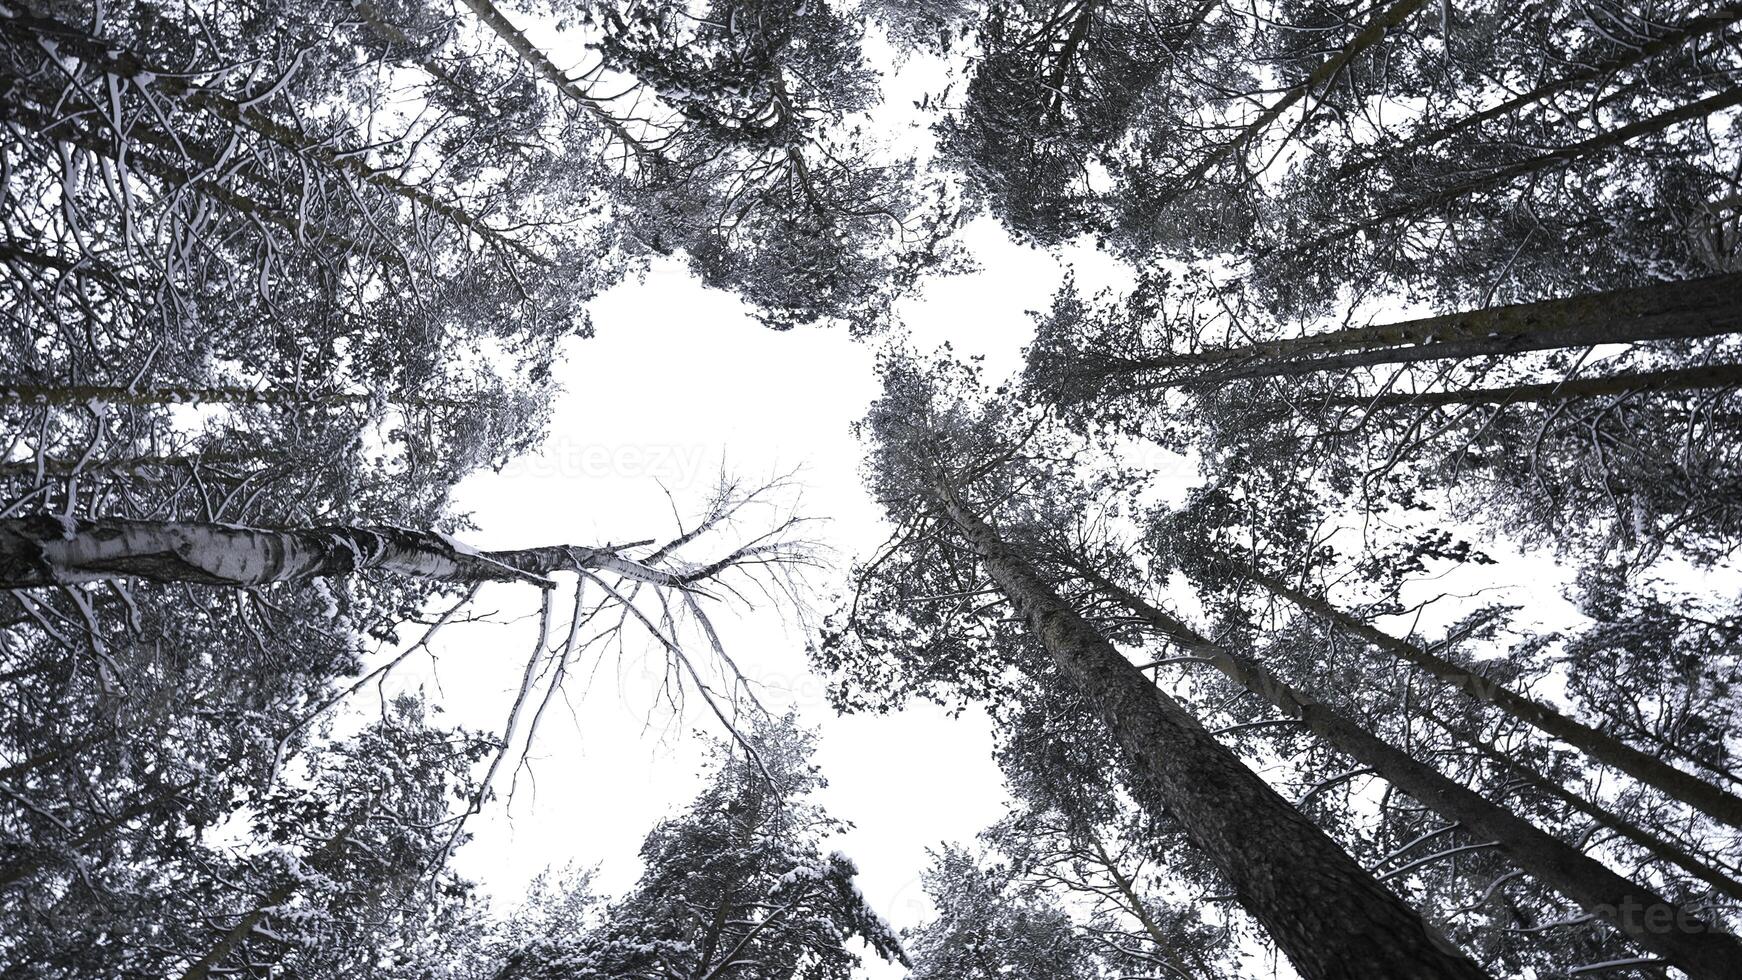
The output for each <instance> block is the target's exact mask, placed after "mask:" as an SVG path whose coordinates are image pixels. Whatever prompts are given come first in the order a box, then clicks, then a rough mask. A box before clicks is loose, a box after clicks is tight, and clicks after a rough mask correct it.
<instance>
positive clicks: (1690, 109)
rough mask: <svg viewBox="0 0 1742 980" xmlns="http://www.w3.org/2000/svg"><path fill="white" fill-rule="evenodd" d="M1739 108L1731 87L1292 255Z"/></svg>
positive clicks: (1387, 212)
mask: <svg viewBox="0 0 1742 980" xmlns="http://www.w3.org/2000/svg"><path fill="white" fill-rule="evenodd" d="M1738 105H1742V87H1737V88H1731V89H1726V90H1725V91H1722V92H1719V93H1717V94H1716V95H1709V96H1707V97H1706V98H1703V99H1701V100H1699V101H1698V102H1691V103H1689V104H1687V105H1684V106H1678V107H1677V108H1674V109H1671V110H1669V111H1667V112H1663V113H1659V114H1658V115H1655V116H1651V117H1649V118H1646V119H1641V120H1638V121H1637V122H1632V123H1628V124H1627V125H1624V126H1619V127H1617V128H1615V129H1612V130H1610V131H1608V132H1606V133H1602V134H1600V135H1597V136H1593V137H1591V138H1590V139H1588V140H1582V141H1580V142H1578V143H1573V144H1571V145H1568V146H1563V147H1561V148H1559V149H1557V150H1550V151H1549V152H1547V153H1540V154H1538V155H1536V156H1533V157H1528V158H1526V159H1523V160H1519V161H1516V162H1514V163H1509V164H1504V165H1502V166H1499V167H1496V168H1494V169H1493V170H1491V171H1489V172H1488V173H1486V174H1483V175H1482V176H1480V177H1474V178H1471V179H1469V180H1466V181H1462V182H1460V183H1457V184H1453V185H1451V186H1449V187H1445V188H1441V189H1440V190H1437V191H1435V192H1433V193H1431V194H1427V195H1423V196H1421V197H1417V198H1414V199H1411V200H1408V201H1405V202H1403V203H1402V204H1396V205H1392V206H1391V207H1388V208H1385V209H1383V210H1381V211H1379V212H1378V213H1377V214H1374V215H1371V216H1369V217H1367V218H1363V219H1362V220H1361V221H1358V222H1356V223H1354V224H1349V225H1344V226H1342V227H1341V228H1337V229H1335V230H1333V231H1329V232H1326V233H1325V234H1323V235H1319V236H1317V237H1315V238H1312V239H1310V240H1308V241H1306V242H1305V243H1303V244H1300V245H1295V246H1290V248H1289V251H1290V252H1293V253H1296V254H1311V253H1312V252H1314V251H1317V250H1318V249H1321V248H1323V247H1325V246H1326V245H1330V244H1332V243H1333V242H1339V241H1342V240H1343V239H1345V238H1352V237H1354V236H1355V235H1359V234H1361V233H1362V232H1365V231H1370V230H1372V229H1374V228H1377V227H1378V226H1380V225H1383V224H1385V223H1386V222H1388V221H1395V220H1396V219H1398V218H1407V217H1409V216H1411V215H1414V214H1420V213H1421V212H1424V211H1429V210H1432V209H1433V208H1434V207H1436V206H1438V205H1441V204H1447V203H1450V202H1452V201H1457V200H1460V199H1462V198H1465V197H1468V196H1469V195H1471V194H1474V193H1476V192H1478V191H1482V190H1486V189H1488V188H1490V187H1493V186H1494V185H1496V184H1502V183H1505V182H1506V181H1509V180H1512V179H1514V178H1517V177H1527V176H1529V175H1531V174H1534V173H1538V172H1541V171H1543V170H1547V169H1548V168H1550V167H1554V166H1558V165H1560V164H1563V163H1571V162H1572V161H1574V160H1580V159H1583V158H1585V157H1589V156H1594V155H1596V154H1598V153H1602V152H1604V151H1605V150H1612V149H1614V148H1616V147H1618V146H1622V145H1625V144H1627V143H1630V142H1632V141H1633V140H1636V139H1638V138H1640V137H1641V136H1649V135H1651V134H1652V133H1659V132H1662V131H1664V130H1666V129H1669V128H1671V127H1672V126H1677V125H1680V124H1681V123H1684V122H1691V121H1693V120H1696V119H1704V118H1706V117H1708V116H1712V115H1716V114H1717V113H1720V112H1723V111H1724V110H1725V109H1730V108H1733V107H1735V106H1738ZM1266 254H1268V253H1266Z"/></svg>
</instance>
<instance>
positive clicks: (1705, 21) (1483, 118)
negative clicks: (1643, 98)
mask: <svg viewBox="0 0 1742 980" xmlns="http://www.w3.org/2000/svg"><path fill="white" fill-rule="evenodd" d="M1739 18H1742V7H1737V6H1728V7H1723V8H1720V9H1718V10H1714V11H1712V12H1710V13H1706V14H1700V15H1699V16H1697V17H1690V18H1688V19H1687V20H1686V21H1683V22H1682V23H1681V24H1678V25H1676V26H1675V27H1673V28H1671V29H1670V30H1668V31H1665V32H1664V33H1663V34H1660V35H1658V36H1657V38H1656V39H1655V40H1652V41H1650V42H1648V43H1646V44H1640V45H1630V46H1628V47H1626V49H1625V50H1624V51H1623V52H1622V53H1621V54H1619V55H1618V56H1616V57H1615V58H1612V59H1610V60H1608V61H1603V62H1598V63H1597V64H1594V65H1590V66H1588V67H1583V68H1580V69H1579V70H1577V71H1573V72H1569V73H1568V74H1565V75H1562V76H1561V77H1559V78H1556V79H1553V80H1551V81H1546V82H1543V83H1542V84H1540V85H1538V86H1536V87H1535V88H1533V89H1530V90H1529V91H1527V92H1521V93H1519V94H1518V95H1514V96H1513V97H1511V98H1509V99H1505V100H1504V101H1501V102H1498V103H1496V104H1494V105H1492V106H1489V107H1488V108H1486V109H1483V110H1480V111H1478V112H1473V113H1471V114H1470V115H1467V116H1461V117H1459V118H1457V119H1454V120H1452V121H1451V122H1448V123H1445V124H1444V125H1441V126H1436V127H1434V128H1432V129H1428V130H1423V131H1421V132H1417V133H1411V134H1409V136H1408V138H1407V140H1406V141H1405V142H1404V143H1403V144H1402V145H1400V146H1395V147H1390V148H1387V149H1386V150H1385V151H1384V152H1383V153H1381V154H1375V155H1373V156H1369V157H1363V158H1362V159H1360V160H1358V161H1353V162H1350V163H1348V164H1345V165H1343V166H1341V167H1338V168H1337V169H1336V170H1333V171H1332V172H1331V173H1330V174H1329V175H1328V176H1327V177H1326V178H1325V180H1326V182H1327V183H1333V184H1334V183H1339V182H1341V181H1345V180H1349V179H1351V178H1354V177H1359V176H1361V175H1362V174H1365V173H1367V172H1368V171H1370V170H1373V169H1374V168H1376V167H1379V166H1382V165H1384V164H1386V163H1393V162H1396V161H1397V160H1399V159H1407V158H1408V156H1409V155H1410V154H1413V153H1418V152H1420V151H1422V150H1425V149H1427V148H1428V147H1430V146H1433V145H1434V144H1436V143H1441V142H1444V141H1445V140H1447V139H1449V138H1451V137H1453V136H1456V135H1458V134H1460V133H1470V132H1473V131H1475V130H1477V129H1478V128H1480V127H1481V126H1483V125H1485V124H1487V123H1490V122H1493V121H1494V120H1496V119H1502V118H1504V117H1506V116H1510V115H1514V114H1516V113H1517V112H1518V111H1519V110H1521V109H1528V108H1530V107H1531V106H1534V105H1537V104H1539V103H1542V102H1546V101H1548V100H1549V99H1551V98H1553V97H1554V96H1557V95H1559V94H1561V93H1562V92H1565V91H1566V90H1567V89H1570V88H1572V87H1573V86H1575V85H1583V84H1585V83H1587V82H1595V81H1600V80H1602V79H1605V78H1610V77H1612V76H1614V75H1616V74H1618V73H1620V72H1623V71H1626V70H1627V69H1629V68H1632V67H1633V66H1634V65H1638V64H1642V63H1643V62H1646V61H1649V60H1651V59H1652V58H1656V57H1659V56H1661V55H1665V54H1669V53H1670V52H1672V51H1675V50H1676V49H1678V48H1680V47H1681V46H1682V45H1684V44H1687V43H1688V42H1689V41H1693V40H1696V39H1698V38H1700V37H1703V36H1705V35H1707V34H1711V33H1713V32H1715V31H1721V30H1723V29H1724V28H1726V27H1729V26H1730V25H1731V24H1734V23H1736V21H1737V19H1739Z"/></svg>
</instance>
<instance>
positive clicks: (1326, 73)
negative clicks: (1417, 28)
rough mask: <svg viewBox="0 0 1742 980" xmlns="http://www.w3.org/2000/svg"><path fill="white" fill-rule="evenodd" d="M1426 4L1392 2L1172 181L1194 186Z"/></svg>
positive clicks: (1415, 0)
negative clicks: (1303, 76)
mask: <svg viewBox="0 0 1742 980" xmlns="http://www.w3.org/2000/svg"><path fill="white" fill-rule="evenodd" d="M1425 6H1427V0H1399V2H1397V3H1394V4H1392V5H1391V7H1390V9H1388V10H1386V11H1385V12H1384V13H1383V14H1381V15H1380V16H1378V17H1375V18H1374V19H1373V20H1372V21H1371V22H1370V23H1369V24H1368V25H1367V26H1366V27H1365V28H1363V29H1362V30H1361V32H1360V33H1359V34H1356V35H1355V36H1354V37H1353V38H1350V39H1349V43H1348V44H1346V45H1344V46H1343V49H1342V50H1341V51H1338V52H1337V53H1336V54H1335V55H1334V56H1332V57H1331V58H1330V59H1329V60H1327V61H1326V62H1325V63H1324V64H1322V65H1320V66H1319V67H1318V68H1316V69H1314V70H1313V72H1312V74H1310V75H1308V76H1307V77H1306V78H1304V79H1302V80H1301V81H1300V82H1299V83H1298V84H1296V85H1295V86H1294V87H1293V88H1291V89H1289V90H1288V93H1287V94H1286V95H1284V96H1283V97H1282V98H1280V99H1277V100H1276V102H1275V103H1273V104H1272V105H1271V106H1270V107H1269V108H1267V109H1265V110H1264V111H1263V112H1260V113H1259V114H1258V116H1257V117H1256V118H1254V119H1253V120H1252V121H1251V122H1250V123H1247V124H1246V126H1245V128H1243V129H1242V130H1241V131H1240V133H1239V135H1237V136H1235V137H1234V138H1233V139H1231V140H1229V141H1228V142H1226V143H1223V144H1222V145H1221V146H1220V147H1218V148H1217V149H1216V150H1215V151H1214V152H1212V153H1210V154H1209V155H1207V156H1205V157H1204V159H1202V160H1200V161H1199V162H1198V164H1197V165H1196V166H1194V167H1193V168H1192V169H1191V170H1190V171H1188V172H1187V173H1186V174H1184V175H1183V176H1181V177H1179V178H1177V179H1175V180H1172V181H1170V182H1171V183H1173V184H1174V186H1176V187H1180V188H1185V189H1190V188H1191V186H1192V185H1194V184H1196V183H1197V181H1198V178H1200V177H1202V176H1203V175H1205V174H1207V173H1209V172H1210V171H1211V170H1212V169H1213V168H1214V167H1215V166H1216V165H1217V164H1218V163H1221V162H1222V161H1223V160H1226V159H1227V158H1228V157H1230V156H1232V155H1233V154H1235V153H1236V152H1238V151H1239V150H1241V149H1242V148H1243V147H1245V146H1246V144H1248V143H1250V142H1251V141H1252V140H1253V139H1255V138H1256V137H1258V136H1259V135H1260V134H1261V133H1263V132H1264V130H1265V128H1266V127H1268V126H1269V125H1270V124H1271V123H1273V122H1275V121H1276V120H1277V119H1279V118H1281V117H1282V114H1283V113H1285V112H1287V111H1288V110H1289V109H1292V108H1294V106H1295V104H1296V103H1298V102H1300V100H1302V99H1304V98H1306V97H1307V96H1308V95H1311V94H1312V93H1313V92H1316V91H1319V90H1320V89H1322V88H1324V87H1325V86H1327V85H1329V84H1330V83H1331V82H1332V81H1334V80H1335V79H1336V77H1337V75H1339V74H1340V73H1341V72H1342V71H1343V69H1344V68H1347V67H1348V66H1349V63H1350V62H1352V61H1354V60H1355V59H1356V58H1357V57H1359V56H1360V55H1361V53H1362V52H1364V51H1366V50H1367V49H1368V48H1371V47H1372V46H1374V45H1376V44H1378V43H1379V42H1380V41H1383V40H1384V39H1385V35H1386V34H1388V33H1390V32H1391V31H1393V30H1395V29H1396V28H1398V27H1400V26H1402V25H1403V23H1404V21H1406V20H1408V19H1409V18H1410V17H1411V16H1412V15H1413V14H1414V13H1415V12H1416V11H1418V10H1420V9H1421V8H1422V7H1425ZM1178 196H1179V194H1178V193H1177V192H1176V193H1175V194H1174V195H1173V197H1172V198H1170V200H1173V199H1177V198H1178Z"/></svg>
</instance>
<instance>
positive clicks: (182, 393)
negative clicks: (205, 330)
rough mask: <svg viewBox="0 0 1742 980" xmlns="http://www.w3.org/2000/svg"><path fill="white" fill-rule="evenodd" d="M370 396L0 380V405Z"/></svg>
mask: <svg viewBox="0 0 1742 980" xmlns="http://www.w3.org/2000/svg"><path fill="white" fill-rule="evenodd" d="M375 397H376V396H374V395H366V394H356V393H350V392H324V393H310V392H301V391H284V390H281V389H274V388H245V387H242V386H240V385H159V386H157V387H155V388H147V389H143V390H135V389H133V388H124V387H120V386H117V385H42V384H30V383H17V384H10V383H7V382H5V381H0V404H5V403H14V404H21V405H53V406H56V407H63V408H64V407H68V406H73V405H84V404H89V403H91V402H101V403H103V404H105V405H123V406H127V407H129V408H138V407H146V406H155V405H299V406H306V407H310V408H340V407H344V406H347V405H367V404H369V403H370V402H372V401H374V400H375ZM393 402H394V404H397V405H407V406H411V407H414V408H462V407H465V406H467V405H470V404H472V403H471V402H466V401H462V400H459V399H454V398H425V397H415V398H395V399H393Z"/></svg>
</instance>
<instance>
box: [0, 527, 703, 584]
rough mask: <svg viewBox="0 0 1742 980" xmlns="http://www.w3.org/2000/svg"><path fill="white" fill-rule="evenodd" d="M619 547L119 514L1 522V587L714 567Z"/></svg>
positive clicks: (453, 577)
mask: <svg viewBox="0 0 1742 980" xmlns="http://www.w3.org/2000/svg"><path fill="white" fill-rule="evenodd" d="M618 550H620V547H611V546H606V547H584V546H562V545H559V546H554V547H543V548H526V549H520V550H515V551H490V552H480V551H473V550H472V549H470V548H467V547H466V546H464V545H462V544H459V543H458V542H456V541H454V540H453V539H452V538H449V537H448V536H447V535H444V534H437V533H433V532H429V531H417V530H411V529H408V528H401V527H391V526H386V525H335V526H330V527H312V528H295V529H291V528H276V529H274V528H255V527H237V526H234V525H229V524H207V523H201V522H196V521H137V520H127V519H123V518H96V519H82V520H73V519H70V518H69V519H65V520H62V519H60V518H54V517H25V518H10V519H6V520H0V588H5V589H22V588H34V587H41V586H53V585H64V584H66V583H69V582H89V581H102V580H107V579H117V578H140V579H145V580H148V581H152V582H190V583H196V584H203V585H226V586H234V587H237V588H252V587H255V586H260V585H269V584H272V583H275V582H304V581H308V580H309V579H314V578H327V577H333V576H343V575H350V574H353V573H355V572H359V571H362V570H364V569H379V570H382V571H386V572H392V573H395V574H399V575H407V576H412V577H415V578H426V579H436V580H440V581H446V582H485V581H496V582H512V581H521V582H533V583H536V584H538V585H541V586H548V585H550V580H549V579H548V578H546V576H547V575H549V574H551V573H552V572H557V571H562V570H567V569H577V568H585V569H603V570H606V571H612V572H619V573H623V574H626V575H628V576H629V577H631V578H637V579H640V580H642V581H647V582H649V583H650V584H654V585H667V586H680V585H684V584H688V583H689V582H691V581H696V580H698V578H699V577H705V576H706V575H708V574H712V572H713V571H716V570H717V569H710V568H704V569H700V570H694V571H688V572H685V573H683V574H681V575H679V574H673V573H665V572H660V571H658V570H657V569H651V568H646V567H644V566H641V565H638V564H636V563H634V562H631V561H628V560H627V559H624V558H621V557H619V556H618V555H617V551H618Z"/></svg>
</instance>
